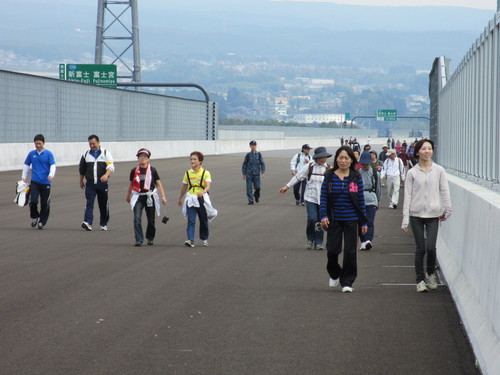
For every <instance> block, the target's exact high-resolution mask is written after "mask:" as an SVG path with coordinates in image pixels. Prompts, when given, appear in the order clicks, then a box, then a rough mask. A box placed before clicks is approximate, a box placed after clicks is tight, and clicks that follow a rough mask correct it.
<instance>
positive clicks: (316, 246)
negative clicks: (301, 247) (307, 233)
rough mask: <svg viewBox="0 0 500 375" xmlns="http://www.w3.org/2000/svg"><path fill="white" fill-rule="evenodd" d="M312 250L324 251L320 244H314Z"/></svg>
mask: <svg viewBox="0 0 500 375" xmlns="http://www.w3.org/2000/svg"><path fill="white" fill-rule="evenodd" d="M314 250H325V248H324V247H323V245H322V244H320V243H315V244H314Z"/></svg>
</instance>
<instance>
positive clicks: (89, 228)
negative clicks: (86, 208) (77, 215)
mask: <svg viewBox="0 0 500 375" xmlns="http://www.w3.org/2000/svg"><path fill="white" fill-rule="evenodd" d="M82 228H83V229H85V230H87V231H91V230H92V225H90V224H89V223H87V222H86V221H84V222H83V223H82Z"/></svg>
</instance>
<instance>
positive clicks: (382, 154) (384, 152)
mask: <svg viewBox="0 0 500 375" xmlns="http://www.w3.org/2000/svg"><path fill="white" fill-rule="evenodd" d="M388 149H389V146H387V145H383V146H382V151H380V154H379V155H378V160H380V161H381V162H382V163H383V162H384V161H385V159H387V150H388Z"/></svg>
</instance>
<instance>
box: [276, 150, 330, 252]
mask: <svg viewBox="0 0 500 375" xmlns="http://www.w3.org/2000/svg"><path fill="white" fill-rule="evenodd" d="M331 156H332V155H331V154H329V153H328V152H327V151H326V148H325V147H317V148H316V149H315V150H314V156H313V159H314V162H312V163H308V164H307V165H304V167H303V168H302V169H301V170H300V171H299V172H298V173H297V174H295V175H294V176H293V177H292V179H291V180H290V181H289V182H288V183H287V184H286V185H285V186H283V187H282V188H281V189H279V190H278V192H279V193H280V194H285V193H286V191H287V190H288V189H290V188H291V187H292V186H296V185H297V184H298V183H299V182H301V181H303V182H306V190H305V194H304V200H305V203H306V209H307V225H306V236H307V249H312V248H314V249H315V250H324V247H323V230H321V228H318V227H317V225H316V224H317V223H319V221H320V220H319V197H320V193H321V184H322V183H323V179H324V176H325V172H326V171H327V170H328V169H329V168H330V167H329V166H328V164H326V160H327V159H328V158H329V157H331Z"/></svg>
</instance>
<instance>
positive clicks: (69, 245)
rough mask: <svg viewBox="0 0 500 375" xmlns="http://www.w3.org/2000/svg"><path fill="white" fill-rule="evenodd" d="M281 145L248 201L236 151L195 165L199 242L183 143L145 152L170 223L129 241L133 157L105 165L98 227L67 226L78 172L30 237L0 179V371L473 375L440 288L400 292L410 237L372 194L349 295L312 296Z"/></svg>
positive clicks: (9, 176) (64, 170) (409, 267)
mask: <svg viewBox="0 0 500 375" xmlns="http://www.w3.org/2000/svg"><path fill="white" fill-rule="evenodd" d="M83 151H84V150H82V152H83ZM110 151H111V152H112V150H110ZM244 151H245V150H244ZM329 151H330V152H333V151H334V150H329ZM131 152H135V150H131ZM294 152H296V151H295V150H291V151H275V152H263V156H264V158H265V161H266V164H267V173H266V176H265V177H264V178H263V181H262V185H263V186H262V197H261V203H259V204H256V205H254V206H248V205H247V201H246V197H245V187H244V181H243V180H242V178H241V163H242V161H243V156H244V154H243V153H242V154H237V155H223V156H208V157H206V160H205V162H204V164H203V165H204V167H205V168H206V169H208V170H209V171H210V172H211V173H212V176H213V182H212V188H211V199H212V203H213V205H214V206H215V207H216V208H217V209H218V211H219V216H218V217H217V218H216V219H215V221H213V222H212V223H211V224H210V238H209V247H207V248H203V247H201V246H200V241H199V239H198V233H196V247H194V248H187V247H185V246H184V245H183V243H184V241H185V239H186V232H185V227H186V221H185V219H184V217H182V215H181V213H180V208H179V207H178V206H177V199H178V196H179V191H180V188H181V181H182V177H183V173H184V172H185V170H186V169H188V167H189V162H188V154H189V150H187V151H186V157H184V158H178V159H168V160H155V159H154V155H152V156H153V159H152V165H153V166H155V167H156V168H157V169H158V172H159V174H160V178H161V180H162V182H163V184H164V186H165V188H166V193H167V199H168V204H167V214H168V216H170V221H169V222H168V223H167V224H162V223H161V221H160V220H159V219H157V224H156V226H157V236H156V239H155V245H154V246H142V247H140V248H137V247H134V246H133V245H134V236H133V227H132V212H131V209H130V206H129V205H128V204H127V203H126V202H125V194H126V189H127V186H128V176H129V172H130V169H131V168H132V167H134V166H135V163H118V164H117V165H116V172H115V173H114V174H113V176H112V178H111V181H110V212H111V219H110V222H109V230H108V231H107V232H104V231H99V230H94V231H92V232H87V231H84V230H83V229H82V228H81V227H80V225H81V222H82V220H83V209H84V194H83V191H82V190H81V189H80V187H79V183H78V167H76V166H73V167H59V168H58V170H57V174H56V177H55V179H54V182H53V188H52V205H51V214H50V218H49V222H48V223H47V226H46V229H45V230H37V229H32V228H31V227H30V219H29V210H28V208H27V207H24V208H21V207H17V206H16V205H15V204H14V203H13V199H14V195H15V194H14V189H15V183H16V181H17V180H18V179H20V171H15V172H2V173H0V207H1V212H2V215H1V216H0V233H1V242H0V374H6V375H7V374H8V375H12V374H50V375H56V374H64V375H68V374H71V375H77V374H85V375H86V374H120V375H127V374H148V375H149V374H214V375H218V374H329V375H330V374H341V375H357V374H371V375H378V374H380V375H391V374H394V375H401V374H404V375H411V374H425V375H433V374H436V375H437V374H439V375H443V374H453V375H460V374H464V375H465V374H478V373H479V372H478V370H477V369H476V368H475V358H474V355H473V353H472V352H471V348H470V346H469V344H468V341H467V338H466V337H465V335H464V332H463V329H462V325H461V323H460V319H459V316H458V314H457V311H456V308H455V306H454V303H453V300H452V298H451V296H450V293H449V291H448V289H447V288H446V287H445V286H440V287H439V288H438V290H437V291H433V292H431V293H426V294H417V293H416V292H415V284H414V283H415V275H414V269H413V251H414V244H413V237H412V235H411V233H403V232H402V231H401V230H400V229H399V227H400V224H401V209H400V208H398V209H397V210H391V209H388V208H387V204H386V203H387V198H386V197H385V196H384V200H383V205H382V208H381V209H380V210H379V211H378V214H377V218H376V238H375V240H374V248H373V250H371V251H369V252H359V253H358V266H359V270H358V279H357V280H356V282H355V284H354V288H355V292H354V293H352V294H349V293H341V292H340V289H339V288H329V287H328V274H327V273H326V270H325V266H326V253H325V252H324V251H318V250H306V249H305V245H306V237H305V223H306V213H305V208H303V207H297V206H296V205H295V200H294V198H293V193H292V192H291V191H289V192H288V193H286V195H284V196H280V195H279V194H278V192H277V191H278V189H279V188H280V187H282V186H283V185H285V183H286V182H288V180H289V178H290V177H291V175H290V171H289V160H290V158H291V157H292V155H293V153H294ZM56 157H57V155H56ZM330 162H331V159H330ZM400 206H402V193H401V200H400ZM95 216H96V217H97V216H98V208H97V204H96V209H95ZM144 221H145V218H144V219H143V222H144ZM94 226H95V225H94ZM197 232H198V230H197Z"/></svg>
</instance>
